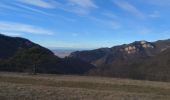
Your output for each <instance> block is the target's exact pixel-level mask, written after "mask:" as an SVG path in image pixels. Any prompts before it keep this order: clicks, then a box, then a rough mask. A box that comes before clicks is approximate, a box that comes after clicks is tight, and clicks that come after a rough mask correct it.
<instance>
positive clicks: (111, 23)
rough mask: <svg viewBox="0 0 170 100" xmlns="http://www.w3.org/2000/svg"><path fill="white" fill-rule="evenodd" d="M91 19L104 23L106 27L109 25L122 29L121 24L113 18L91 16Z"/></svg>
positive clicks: (111, 27) (100, 23) (109, 26)
mask: <svg viewBox="0 0 170 100" xmlns="http://www.w3.org/2000/svg"><path fill="white" fill-rule="evenodd" d="M89 18H90V19H91V20H93V21H94V22H96V23H97V24H98V25H102V26H105V27H108V28H110V29H120V28H121V24H120V23H118V22H116V21H115V20H113V19H111V20H110V19H100V18H96V17H92V16H91V17H89Z"/></svg>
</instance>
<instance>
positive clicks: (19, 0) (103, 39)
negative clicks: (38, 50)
mask: <svg viewBox="0 0 170 100" xmlns="http://www.w3.org/2000/svg"><path fill="white" fill-rule="evenodd" d="M0 33H2V34H5V35H9V36H21V37H24V38H28V39H30V40H32V41H34V42H36V43H39V44H41V45H43V46H45V47H48V48H56V47H65V48H99V47H112V46H114V45H119V44H124V43H130V42H133V41H136V40H147V41H155V40H160V39H168V38H169V37H170V0H0Z"/></svg>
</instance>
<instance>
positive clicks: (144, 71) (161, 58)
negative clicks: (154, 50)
mask: <svg viewBox="0 0 170 100" xmlns="http://www.w3.org/2000/svg"><path fill="white" fill-rule="evenodd" d="M136 71H137V73H138V74H139V76H140V77H139V78H143V79H147V80H160V81H170V73H169V72H170V48H169V49H166V50H164V51H163V52H161V53H160V54H158V55H156V56H155V57H152V58H151V59H149V60H146V61H145V62H144V63H143V64H142V65H141V66H139V68H137V70H136Z"/></svg>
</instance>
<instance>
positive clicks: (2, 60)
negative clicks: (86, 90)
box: [0, 35, 94, 74]
mask: <svg viewBox="0 0 170 100" xmlns="http://www.w3.org/2000/svg"><path fill="white" fill-rule="evenodd" d="M0 46H1V47H2V49H1V51H0V70H1V71H12V72H13V71H17V72H31V73H32V72H34V73H35V72H36V73H37V72H39V73H56V74H57V73H58V74H84V73H86V72H88V71H89V70H90V69H92V68H93V67H94V66H93V65H91V64H89V63H86V62H84V61H81V60H78V59H73V58H64V59H61V58H59V57H57V56H55V55H54V54H53V53H52V52H51V51H50V50H48V49H46V48H44V47H42V46H40V45H38V44H35V43H33V42H31V41H29V40H27V39H24V38H18V37H8V36H4V35H0Z"/></svg>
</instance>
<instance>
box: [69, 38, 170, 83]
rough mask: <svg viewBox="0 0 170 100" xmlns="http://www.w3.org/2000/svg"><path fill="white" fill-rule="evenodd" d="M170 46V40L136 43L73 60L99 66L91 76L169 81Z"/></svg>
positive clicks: (79, 54) (78, 55)
mask: <svg viewBox="0 0 170 100" xmlns="http://www.w3.org/2000/svg"><path fill="white" fill-rule="evenodd" d="M169 46H170V40H164V41H163V40H162V41H156V42H147V41H136V42H133V43H131V44H124V45H120V46H115V47H112V48H102V49H96V50H92V51H82V52H74V53H72V54H71V55H70V57H71V58H78V59H81V60H84V61H86V62H89V63H91V64H93V65H95V66H96V69H93V70H91V71H90V73H89V74H90V75H100V76H112V77H121V78H135V79H149V80H164V81H166V79H167V77H169V76H170V75H169V74H167V73H168V71H169V67H168V66H170V65H169V61H170V60H169V58H170V53H169V52H168V50H169V49H168V48H169ZM159 71H160V72H159ZM164 72H166V73H164ZM161 75H162V76H161Z"/></svg>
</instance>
